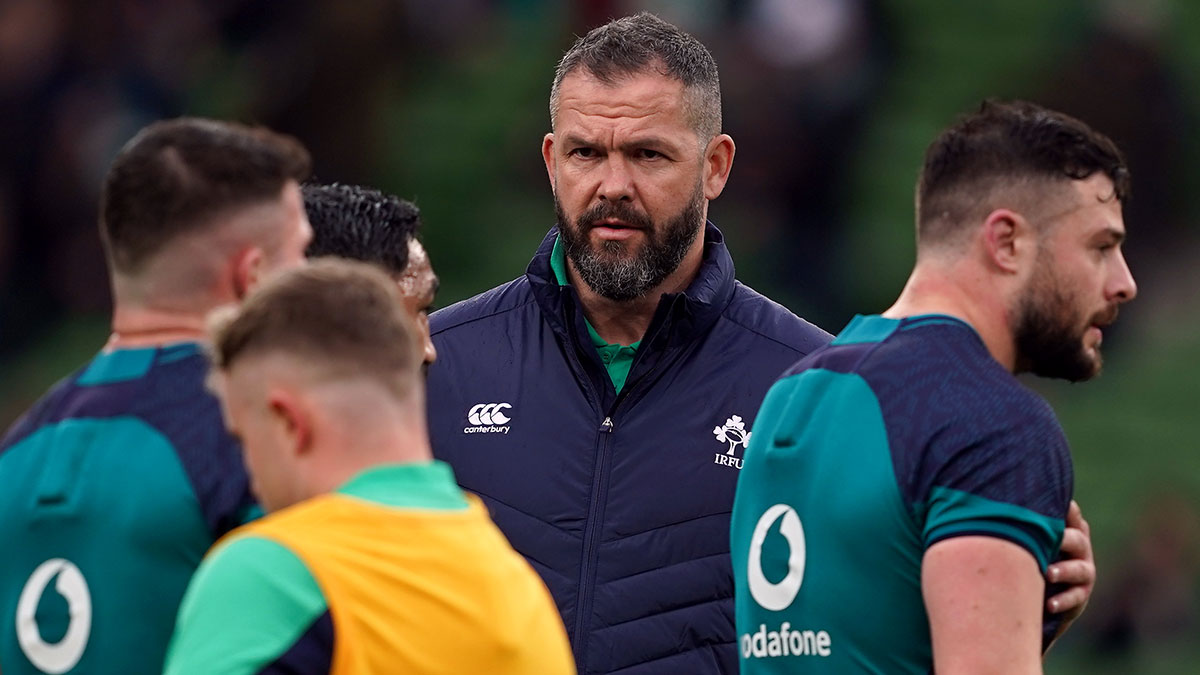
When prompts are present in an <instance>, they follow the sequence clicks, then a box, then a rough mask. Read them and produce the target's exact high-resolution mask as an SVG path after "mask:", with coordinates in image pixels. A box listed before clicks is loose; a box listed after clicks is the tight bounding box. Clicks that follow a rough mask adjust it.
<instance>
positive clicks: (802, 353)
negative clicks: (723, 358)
mask: <svg viewBox="0 0 1200 675" xmlns="http://www.w3.org/2000/svg"><path fill="white" fill-rule="evenodd" d="M721 318H722V319H725V320H726V321H728V322H730V323H732V324H734V325H735V326H738V327H740V328H742V329H743V330H745V331H746V332H749V333H753V334H755V335H757V336H759V337H760V338H763V339H764V340H770V341H771V342H774V343H775V344H777V345H780V346H781V347H784V348H786V349H789V350H791V351H793V352H796V353H797V354H799V355H800V356H807V355H808V354H809V352H806V351H803V350H801V349H800V348H798V347H793V346H792V345H789V344H788V343H786V342H784V341H782V340H780V339H778V338H775V337H772V336H770V335H767V334H766V333H763V332H761V331H758V330H755V329H754V328H751V327H750V326H747V325H746V324H744V323H742V322H741V321H738V320H737V319H735V318H733V317H731V316H729V315H727V314H724V313H722V314H721ZM810 351H811V350H810Z"/></svg>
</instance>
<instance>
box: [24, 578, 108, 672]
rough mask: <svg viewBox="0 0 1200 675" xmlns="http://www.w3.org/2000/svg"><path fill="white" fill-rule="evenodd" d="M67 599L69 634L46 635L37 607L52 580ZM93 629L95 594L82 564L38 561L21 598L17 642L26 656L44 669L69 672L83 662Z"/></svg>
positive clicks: (39, 667)
mask: <svg viewBox="0 0 1200 675" xmlns="http://www.w3.org/2000/svg"><path fill="white" fill-rule="evenodd" d="M51 581H54V582H55V583H54V592H56V593H58V594H59V595H61V596H62V597H63V598H65V599H66V601H67V614H68V616H69V617H70V621H69V622H68V623H67V634H66V635H64V636H63V637H62V639H60V640H59V641H58V642H55V643H48V642H46V641H45V640H43V639H42V633H41V630H40V629H39V627H38V623H37V608H38V603H39V602H41V600H42V596H43V595H44V594H45V593H46V591H47V589H48V587H49V586H50V582H51ZM91 633H92V594H91V593H90V592H89V591H88V585H87V581H85V580H84V578H83V574H82V573H81V572H80V571H79V568H78V567H76V566H75V564H74V563H72V562H71V561H69V560H65V559H63V558H54V559H53V560H47V561H46V562H44V563H42V564H41V565H38V568H37V569H35V570H34V571H33V574H31V575H30V576H29V580H28V581H26V582H25V587H24V588H22V589H21V597H20V599H18V600H17V644H19V645H20V646H21V651H23V652H25V656H26V658H28V659H29V662H30V663H32V664H33V665H34V667H36V668H37V669H38V670H40V671H42V672H43V673H52V674H57V673H65V672H67V671H68V670H70V669H72V668H74V667H75V664H77V663H79V659H80V658H81V657H83V650H85V649H87V643H88V636H90V635H91Z"/></svg>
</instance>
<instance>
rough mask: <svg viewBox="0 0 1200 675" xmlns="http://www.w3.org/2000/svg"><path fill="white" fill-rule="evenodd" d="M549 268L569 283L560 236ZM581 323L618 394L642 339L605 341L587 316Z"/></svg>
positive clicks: (564, 251)
mask: <svg viewBox="0 0 1200 675" xmlns="http://www.w3.org/2000/svg"><path fill="white" fill-rule="evenodd" d="M550 270H551V271H553V272H554V278H555V280H556V281H558V285H559V286H569V285H571V282H570V280H569V279H568V277H567V251H566V249H565V248H564V247H563V244H562V237H561V236H560V237H557V238H555V240H554V248H553V249H552V250H551V251H550ZM583 323H584V324H585V325H586V326H587V331H588V336H589V337H591V339H592V346H594V347H595V348H596V352H597V353H598V354H600V360H601V361H603V362H604V368H605V369H606V370H607V371H608V377H609V379H611V380H612V383H613V387H615V388H616V390H617V393H618V394H619V393H621V389H622V388H624V387H625V380H626V379H627V378H628V377H629V369H630V368H632V367H633V357H634V356H636V355H637V349H638V346H640V345H641V344H642V341H641V340H638V341H637V342H635V343H633V344H631V345H629V346H625V345H620V344H614V343H609V342H605V340H604V338H602V337H600V334H599V333H597V332H596V329H595V328H594V327H593V326H592V322H591V321H588V320H587V317H584V319H583Z"/></svg>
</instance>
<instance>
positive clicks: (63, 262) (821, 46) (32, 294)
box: [0, 0, 1200, 673]
mask: <svg viewBox="0 0 1200 675" xmlns="http://www.w3.org/2000/svg"><path fill="white" fill-rule="evenodd" d="M640 9H650V10H652V11H655V12H657V13H659V14H660V15H661V16H663V17H664V18H666V19H668V20H670V21H672V22H674V23H676V24H678V25H680V26H681V27H683V28H685V29H687V30H689V31H690V32H692V33H693V34H695V35H696V36H697V37H699V38H700V39H701V40H702V41H703V42H704V43H705V44H706V45H708V47H709V48H710V49H711V50H712V52H713V55H714V56H715V57H716V59H717V62H718V64H719V66H720V68H721V76H722V85H723V90H724V97H725V98H724V108H725V128H726V131H727V132H729V133H730V134H731V135H732V136H733V137H734V139H735V141H736V142H737V157H736V161H735V165H734V171H733V176H732V178H731V180H730V182H729V186H728V188H727V189H726V191H725V194H724V195H723V196H722V197H721V198H720V199H719V200H717V201H716V202H715V203H714V204H713V206H712V208H711V212H710V215H711V218H712V219H713V220H714V221H715V222H716V223H717V224H718V225H719V226H720V227H721V228H722V229H723V230H724V232H725V234H726V237H727V238H728V240H729V243H730V248H731V249H732V251H733V253H734V258H735V261H736V262H737V265H738V271H739V277H740V278H741V279H742V280H743V281H744V282H746V283H748V284H749V285H751V286H753V287H755V288H757V289H758V290H760V291H762V292H764V293H766V294H767V295H769V296H770V297H772V298H774V299H776V300H778V301H780V302H782V303H783V304H785V305H787V306H788V307H790V308H791V309H792V310H793V311H795V312H796V313H798V314H800V315H802V316H804V317H806V318H808V319H810V320H812V321H813V322H815V323H817V324H819V325H821V326H823V327H825V328H826V329H828V330H830V331H831V332H837V331H838V330H840V329H841V327H842V326H843V325H844V324H845V323H846V322H847V321H848V320H849V318H850V317H851V316H852V315H853V314H855V313H858V312H862V313H870V312H877V311H880V310H882V309H884V308H886V307H887V305H888V304H889V303H890V302H891V300H892V299H893V298H894V297H895V296H896V294H897V293H898V292H899V290H900V288H901V286H902V284H903V281H904V279H905V277H906V275H907V272H908V270H909V268H910V266H911V264H912V260H913V233H912V188H913V185H914V182H915V180H916V174H917V170H918V168H919V166H920V162H921V158H922V154H923V151H924V148H925V145H926V144H927V143H928V142H929V141H930V140H931V139H932V138H933V136H934V134H935V133H936V132H937V131H938V130H939V129H941V128H942V127H944V126H946V125H947V124H949V123H950V122H952V121H953V120H954V118H955V117H956V115H958V114H960V113H962V112H965V111H968V110H970V109H972V108H973V107H975V106H976V105H977V104H978V102H979V100H980V99H982V98H984V97H1001V98H1014V97H1019V98H1028V99H1031V100H1034V101H1038V102H1040V103H1043V104H1046V105H1049V106H1051V107H1055V108H1058V109H1060V110H1063V111H1065V112H1068V113H1071V114H1073V115H1076V116H1078V117H1080V118H1082V119H1084V120H1085V121H1087V122H1089V123H1090V124H1092V125H1093V126H1094V127H1096V128H1098V129H1099V130H1101V131H1103V132H1105V133H1107V134H1109V135H1110V136H1112V137H1113V138H1114V139H1115V140H1116V141H1117V143H1118V144H1119V145H1120V146H1121V147H1122V148H1123V149H1124V150H1125V152H1126V154H1127V156H1128V159H1129V164H1130V166H1131V168H1132V171H1133V176H1134V199H1133V201H1132V202H1131V203H1130V204H1128V205H1127V207H1126V209H1125V217H1126V222H1127V224H1128V228H1129V231H1130V235H1131V238H1130V240H1129V243H1128V249H1127V255H1128V259H1129V262H1130V265H1131V267H1132V268H1133V271H1134V274H1135V275H1136V276H1137V278H1138V281H1139V284H1140V294H1139V297H1138V299H1137V301H1136V302H1134V303H1133V304H1132V305H1130V306H1127V310H1126V311H1123V312H1122V318H1121V321H1120V323H1119V324H1118V325H1117V327H1116V330H1115V331H1113V332H1112V333H1111V334H1109V335H1106V336H1105V349H1106V354H1107V355H1108V359H1107V366H1106V372H1105V374H1104V376H1103V377H1102V378H1101V379H1100V380H1099V381H1097V382H1095V383H1093V384H1089V385H1087V386H1082V387H1077V386H1071V385H1059V384H1054V383H1045V382H1039V381H1034V380H1030V381H1029V382H1028V383H1029V385H1030V386H1033V387H1036V388H1037V389H1039V390H1040V391H1042V392H1043V393H1044V394H1045V395H1046V396H1047V397H1048V398H1049V399H1050V400H1051V403H1052V404H1053V405H1054V407H1055V408H1056V410H1057V411H1058V413H1059V415H1060V417H1061V419H1062V421H1063V424H1064V426H1065V427H1066V430H1067V434H1068V436H1069V437H1070V439H1071V442H1072V446H1073V449H1074V454H1075V463H1076V473H1077V482H1076V496H1077V499H1078V500H1079V501H1080V503H1081V504H1082V505H1083V509H1084V513H1085V515H1086V517H1087V518H1088V519H1089V520H1090V522H1091V524H1092V528H1093V533H1094V541H1095V545H1096V555H1097V558H1098V561H1099V565H1100V584H1099V586H1098V588H1097V591H1096V594H1095V595H1094V597H1093V601H1092V605H1091V607H1090V609H1089V610H1088V613H1087V614H1086V615H1085V617H1084V619H1083V620H1082V621H1081V623H1080V625H1078V626H1077V628H1076V629H1074V630H1073V631H1072V633H1071V634H1070V635H1069V636H1068V637H1067V638H1066V639H1064V641H1063V642H1062V644H1061V645H1059V646H1058V647H1056V649H1055V651H1054V653H1052V654H1051V656H1050V658H1049V660H1048V664H1047V670H1048V672H1051V673H1185V672H1186V673H1193V672H1196V670H1197V666H1196V665H1195V664H1196V663H1197V662H1200V661H1198V660H1197V659H1198V657H1200V639H1198V637H1200V631H1198V628H1200V603H1198V590H1197V582H1198V581H1200V572H1198V570H1200V560H1198V554H1200V516H1198V513H1200V508H1198V502H1200V452H1198V450H1200V447H1198V445H1200V443H1198V441H1197V439H1200V414H1198V413H1200V266H1198V265H1197V264H1196V262H1197V261H1200V227H1198V225H1197V216H1198V215H1200V214H1198V212H1200V133H1197V132H1196V128H1197V126H1196V124H1197V121H1198V120H1200V3H1196V2H1193V1H1191V0H1174V1H1170V0H1090V1H1085V0H1057V1H1055V2H1046V1H1045V0H1007V1H1006V2H1003V3H978V2H958V1H956V0H643V1H636V0H574V1H568V2H553V1H550V0H506V1H505V0H490V1H488V0H355V1H354V2H335V1H334V0H291V1H289V2H269V1H266V0H0V426H4V427H6V426H7V425H8V424H9V423H10V422H11V421H12V420H14V419H15V418H16V417H17V416H18V415H19V414H20V412H21V411H22V410H23V409H24V408H25V407H27V406H28V405H29V404H30V403H31V402H32V401H33V400H34V399H36V397H37V396H38V395H40V394H41V393H42V392H43V391H44V390H45V389H46V387H48V386H49V385H50V384H51V383H52V382H54V381H55V380H57V379H59V378H61V377H63V376H64V375H66V374H67V373H69V372H70V371H72V370H74V369H75V368H76V367H78V366H79V365H80V364H82V363H83V362H84V361H86V360H87V359H88V358H89V357H90V356H91V354H92V353H93V352H94V351H95V350H97V349H98V348H99V347H100V346H101V345H102V344H103V342H104V340H105V339H106V336H107V312H108V309H109V304H108V303H109V298H108V284H107V280H106V275H105V271H104V263H103V258H102V254H101V250H100V245H99V241H98V238H97V235H96V224H95V221H96V215H95V214H96V206H97V197H98V191H99V187H100V184H101V180H102V178H103V175H104V172H105V170H106V168H107V166H108V164H109V162H110V161H111V159H112V157H113V155H114V154H115V153H116V151H117V150H118V148H119V147H120V146H121V145H122V144H123V143H124V142H125V141H126V140H128V139H129V138H130V137H131V136H132V135H133V134H134V133H135V132H136V131H137V130H138V129H139V128H140V127H142V126H143V125H145V124H147V123H149V122H151V121H153V120H156V119H159V118H163V117H172V116H177V115H180V114H192V115H206V116H215V117H224V118H231V119H237V120H241V121H247V122H257V123H261V124H265V125H267V126H270V127H273V128H275V129H278V130H281V131H286V132H289V133H292V134H294V135H296V136H297V137H299V138H300V139H301V140H302V141H303V142H304V143H305V144H306V145H307V146H308V147H309V149H310V150H311V151H312V153H313V156H314V159H315V165H316V176H317V178H319V179H320V180H322V181H334V180H337V181H343V182H359V183H367V184H370V185H374V186H377V187H379V188H381V189H383V190H385V191H388V192H393V193H396V194H398V195H401V196H403V197H406V198H409V199H412V200H413V201H415V202H416V203H417V205H418V206H419V207H420V208H421V211H422V215H423V217H424V220H425V230H424V239H425V241H426V244H427V247H428V249H429V251H430V254H431V256H432V258H433V261H434V266H435V268H436V269H437V271H438V273H439V274H440V276H441V278H442V292H441V296H440V297H439V300H438V304H439V305H445V304H449V303H451V302H454V301H457V300H461V299H463V298H466V297H469V296H470V295H473V294H475V293H478V292H480V291H483V290H485V289H487V288H490V287H492V286H494V285H496V284H498V283H501V282H503V281H507V280H508V279H511V278H513V277H515V276H517V275H519V274H521V273H522V272H523V270H524V268H525V265H526V264H527V262H528V260H529V258H530V256H531V255H532V253H533V251H534V249H535V247H536V246H537V244H538V242H539V241H540V239H541V237H542V236H543V235H544V233H545V231H546V229H547V228H549V227H550V226H551V225H552V221H553V212H552V208H551V198H550V190H549V187H548V184H547V180H546V175H545V170H544V168H543V166H542V161H541V157H540V153H539V147H540V141H541V136H542V134H543V133H545V132H546V131H548V130H549V120H548V113H547V97H548V92H549V86H550V81H551V78H552V75H553V69H554V65H555V63H556V62H557V60H558V58H559V57H560V56H561V54H562V52H563V51H564V50H565V49H566V48H567V47H568V46H569V45H570V43H571V41H572V40H573V38H574V36H575V35H577V34H582V33H584V32H586V31H587V30H588V29H589V28H591V27H592V26H595V25H597V24H599V23H602V22H604V21H605V20H607V19H608V18H609V17H612V16H620V15H623V14H627V13H630V12H633V11H636V10H640Z"/></svg>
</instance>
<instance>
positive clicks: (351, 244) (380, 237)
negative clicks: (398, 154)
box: [301, 183, 438, 366]
mask: <svg viewBox="0 0 1200 675" xmlns="http://www.w3.org/2000/svg"><path fill="white" fill-rule="evenodd" d="M301 191H302V192H303V194H304V208H305V210H306V211H307V212H308V221H309V222H310V223H311V224H312V228H313V238H312V242H311V243H310V244H309V245H308V251H307V252H306V255H308V257H310V258H316V257H321V256H335V257H338V258H347V259H349V260H361V261H363V262H368V263H373V264H376V265H379V266H380V267H381V268H383V270H384V271H385V272H387V274H388V276H390V277H392V279H393V280H394V281H395V282H396V284H397V285H398V286H399V287H400V296H401V298H403V300H404V306H405V307H406V308H407V309H408V312H409V315H410V316H412V317H413V318H414V319H415V320H416V322H417V325H418V328H419V330H420V333H421V336H422V343H423V345H424V346H423V352H424V359H425V365H426V366H428V365H429V364H431V363H433V362H434V361H435V360H437V349H435V348H434V346H433V340H431V339H430V337H429V312H430V311H431V309H432V307H433V300H434V298H435V297H436V296H437V290H438V278H437V275H436V274H434V272H433V265H432V264H431V263H430V260H429V254H428V253H427V252H426V251H425V247H424V246H423V245H422V244H421V241H420V240H419V239H417V230H419V229H420V227H421V212H420V210H418V209H417V207H416V205H415V204H413V203H412V202H409V201H407V200H404V199H400V198H399V197H396V196H394V195H387V194H384V193H382V192H380V191H378V190H373V189H371V188H368V187H363V186H361V185H343V184H339V183H333V184H330V185H319V184H314V183H306V184H305V185H304V186H302V188H301Z"/></svg>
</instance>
